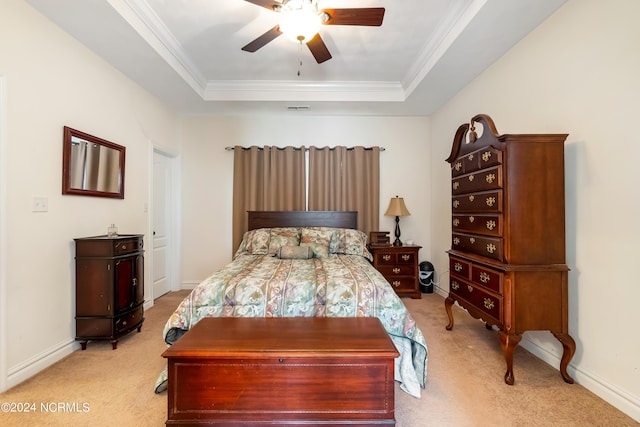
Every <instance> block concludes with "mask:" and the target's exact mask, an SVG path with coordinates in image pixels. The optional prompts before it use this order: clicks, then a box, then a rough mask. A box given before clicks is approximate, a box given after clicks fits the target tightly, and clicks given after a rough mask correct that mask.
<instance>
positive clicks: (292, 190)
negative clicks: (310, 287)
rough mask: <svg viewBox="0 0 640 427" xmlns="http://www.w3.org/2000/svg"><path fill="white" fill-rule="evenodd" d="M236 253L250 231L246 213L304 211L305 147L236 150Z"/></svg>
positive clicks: (236, 148)
mask: <svg viewBox="0 0 640 427" xmlns="http://www.w3.org/2000/svg"><path fill="white" fill-rule="evenodd" d="M233 157H234V159H233V251H234V252H235V251H236V250H237V249H238V246H239V245H240V242H241V241H242V236H243V235H244V233H245V232H246V231H247V228H248V224H247V211H254V210H264V211H280V210H282V211H289V210H305V174H306V171H305V148H304V147H301V148H294V147H285V148H277V147H268V146H266V147H255V146H254V147H250V148H248V149H247V148H243V147H238V146H236V147H234V150H233Z"/></svg>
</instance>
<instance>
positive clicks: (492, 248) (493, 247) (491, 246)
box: [487, 243, 496, 254]
mask: <svg viewBox="0 0 640 427" xmlns="http://www.w3.org/2000/svg"><path fill="white" fill-rule="evenodd" d="M495 251H496V245H494V244H493V243H489V244H487V252H489V253H490V254H492V253H494V252H495Z"/></svg>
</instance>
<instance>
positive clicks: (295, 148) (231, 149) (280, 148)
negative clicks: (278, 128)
mask: <svg viewBox="0 0 640 427" xmlns="http://www.w3.org/2000/svg"><path fill="white" fill-rule="evenodd" d="M240 148H242V149H243V150H249V149H251V147H240ZM272 148H275V149H278V150H284V149H285V147H272ZM315 148H317V149H318V150H324V149H325V148H329V150H333V149H334V148H335V147H321V148H318V147H315ZM378 148H379V149H380V151H385V148H384V147H378ZM224 149H225V150H226V151H233V150H234V147H225V148H224ZM262 149H263V148H262V147H258V150H262ZM293 149H294V150H302V147H294V148H293ZM353 149H354V147H347V150H353ZM364 149H365V150H373V147H364ZM304 150H305V151H309V149H308V148H305V149H304Z"/></svg>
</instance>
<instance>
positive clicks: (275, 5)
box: [244, 0, 282, 11]
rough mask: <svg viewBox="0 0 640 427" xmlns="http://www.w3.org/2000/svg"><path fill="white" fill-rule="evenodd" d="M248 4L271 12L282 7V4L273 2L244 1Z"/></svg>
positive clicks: (265, 0)
mask: <svg viewBox="0 0 640 427" xmlns="http://www.w3.org/2000/svg"><path fill="white" fill-rule="evenodd" d="M244 1H246V2H249V3H253V4H255V5H256V6H262V7H264V8H265V9H269V10H271V11H275V10H276V9H277V8H279V7H280V6H282V3H280V2H277V1H273V0H244Z"/></svg>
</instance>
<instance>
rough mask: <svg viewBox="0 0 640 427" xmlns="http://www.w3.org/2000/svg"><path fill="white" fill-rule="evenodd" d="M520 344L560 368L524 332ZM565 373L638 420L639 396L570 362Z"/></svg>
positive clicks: (554, 358) (443, 293)
mask: <svg viewBox="0 0 640 427" xmlns="http://www.w3.org/2000/svg"><path fill="white" fill-rule="evenodd" d="M435 292H436V293H437V294H438V295H440V296H442V297H443V298H446V297H447V296H448V295H449V292H448V291H446V290H444V289H441V288H438V287H435ZM456 304H457V303H456ZM427 345H429V343H427ZM520 346H521V347H522V348H524V349H525V350H527V351H528V352H529V353H531V354H533V355H534V356H536V357H537V358H538V359H540V360H542V361H543V362H545V363H547V364H548V365H550V366H553V367H554V368H556V369H558V370H559V369H560V368H559V367H560V357H559V356H557V355H555V354H554V353H552V352H550V351H549V350H548V349H546V348H544V347H542V346H540V345H538V344H537V343H535V342H533V341H531V340H529V339H528V338H527V336H526V334H525V335H524V336H523V339H522V341H520ZM567 373H568V374H569V375H571V377H572V378H573V379H574V380H575V382H576V384H580V385H581V386H582V387H584V388H586V389H587V390H589V391H590V392H592V393H593V394H595V395H596V396H598V397H600V398H601V399H602V400H604V401H605V402H607V403H609V404H610V405H612V406H614V407H615V408H617V409H619V410H620V411H622V412H624V413H625V414H627V415H628V416H630V417H631V418H633V419H634V420H635V421H638V422H640V398H639V397H638V396H633V395H631V394H629V393H627V392H626V391H624V390H622V389H620V388H619V387H617V386H615V385H613V384H611V383H608V382H607V381H605V380H603V379H602V378H600V377H598V376H597V375H594V374H592V373H590V372H587V371H584V370H582V369H580V368H579V367H576V366H574V365H572V364H571V363H569V366H568V367H567Z"/></svg>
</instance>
